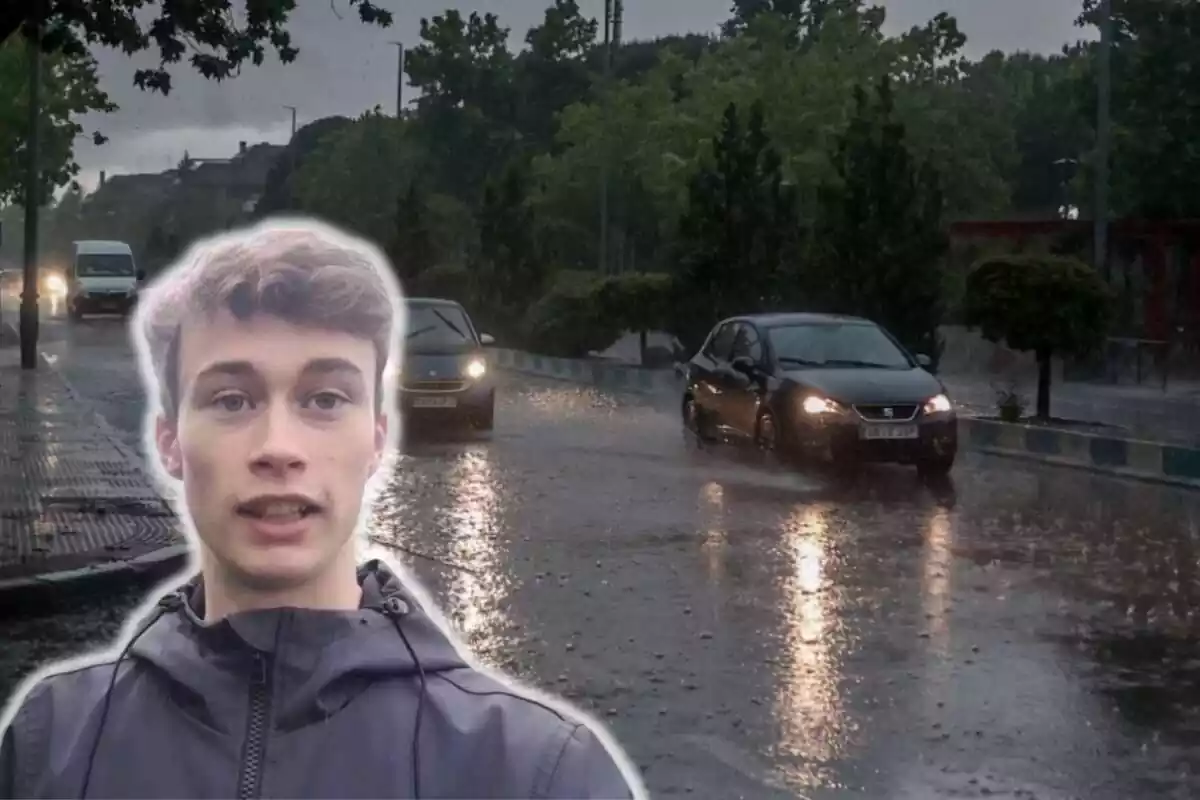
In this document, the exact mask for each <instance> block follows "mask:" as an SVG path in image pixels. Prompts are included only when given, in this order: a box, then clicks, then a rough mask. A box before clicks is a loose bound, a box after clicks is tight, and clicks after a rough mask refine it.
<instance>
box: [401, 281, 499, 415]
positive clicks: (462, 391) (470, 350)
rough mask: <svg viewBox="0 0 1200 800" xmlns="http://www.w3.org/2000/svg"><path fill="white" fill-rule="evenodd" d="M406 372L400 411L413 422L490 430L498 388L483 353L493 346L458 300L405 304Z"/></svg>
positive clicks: (419, 299) (412, 300)
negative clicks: (448, 423) (420, 421)
mask: <svg viewBox="0 0 1200 800" xmlns="http://www.w3.org/2000/svg"><path fill="white" fill-rule="evenodd" d="M406 306H407V309H408V330H407V332H406V334H405V353H404V372H403V374H402V375H401V379H400V387H399V395H400V397H399V402H400V411H401V413H402V414H403V416H404V418H405V420H406V421H408V422H413V421H417V420H426V421H429V422H434V423H437V422H452V423H459V424H464V425H468V426H470V427H473V428H475V429H477V430H485V431H490V430H491V429H492V426H493V423H494V420H495V408H496V387H495V383H494V382H493V381H492V375H491V370H490V368H489V366H488V363H487V358H486V356H485V354H484V348H485V347H486V346H488V345H490V344H492V343H493V341H494V340H493V339H492V337H491V336H489V335H488V334H486V333H483V334H481V333H479V332H477V331H476V330H475V326H474V324H473V323H472V322H471V318H470V316H469V315H468V314H467V312H466V309H464V308H463V307H462V306H461V305H460V304H459V303H456V302H454V301H453V300H440V299H436V298H425V297H416V298H410V299H409V300H407V301H406Z"/></svg>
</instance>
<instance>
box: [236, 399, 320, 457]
mask: <svg viewBox="0 0 1200 800" xmlns="http://www.w3.org/2000/svg"><path fill="white" fill-rule="evenodd" d="M259 425H260V428H259V437H258V441H257V443H256V447H255V448H254V451H253V452H252V453H251V455H250V468H251V470H252V471H254V472H256V473H266V474H283V473H287V472H295V471H297V470H301V469H303V468H304V465H305V463H306V459H305V457H304V452H303V450H302V449H301V443H302V441H303V433H302V432H301V430H300V421H299V420H298V419H297V415H296V414H295V413H294V412H293V411H292V409H291V408H289V406H288V404H287V403H285V402H273V403H271V405H270V406H269V407H268V408H267V409H266V412H265V413H264V414H263V415H262V417H261V418H260V422H259Z"/></svg>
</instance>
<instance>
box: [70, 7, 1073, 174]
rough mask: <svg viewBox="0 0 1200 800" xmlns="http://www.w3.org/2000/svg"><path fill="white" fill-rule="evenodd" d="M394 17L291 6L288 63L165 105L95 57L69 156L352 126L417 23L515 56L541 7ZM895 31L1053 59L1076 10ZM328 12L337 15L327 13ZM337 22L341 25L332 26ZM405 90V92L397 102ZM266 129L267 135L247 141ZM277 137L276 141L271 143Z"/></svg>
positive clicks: (646, 16) (156, 158) (698, 23)
mask: <svg viewBox="0 0 1200 800" xmlns="http://www.w3.org/2000/svg"><path fill="white" fill-rule="evenodd" d="M377 2H380V4H381V5H383V6H385V7H387V8H389V9H390V10H391V11H392V12H393V13H394V14H395V24H394V25H393V26H392V27H391V28H390V29H380V28H376V27H368V26H365V25H363V24H361V23H360V22H359V21H358V18H357V17H356V16H355V14H354V12H353V10H352V9H350V8H349V4H348V3H347V2H346V0H332V6H331V4H330V3H329V2H326V1H325V0H322V2H316V0H306V2H304V3H298V4H297V5H298V8H297V10H296V11H295V13H294V15H293V17H292V20H291V25H290V31H291V33H292V36H293V41H294V43H295V44H296V46H297V47H299V49H300V55H299V57H298V58H297V60H296V61H295V62H294V63H292V64H288V65H284V64H280V63H279V62H278V60H277V59H276V58H275V57H274V56H273V55H272V56H268V58H267V61H266V63H264V64H263V65H262V66H261V67H252V66H251V67H247V68H246V69H245V71H244V74H242V75H241V76H239V77H237V78H235V79H233V80H230V81H226V82H222V83H215V82H212V81H206V80H205V79H203V78H202V77H200V76H199V75H197V74H195V73H194V72H192V71H191V69H190V68H189V67H187V66H186V65H182V64H181V65H178V66H177V68H176V69H175V70H174V82H175V89H174V91H172V93H171V94H170V95H169V96H167V97H162V96H161V95H157V94H150V93H146V92H142V91H140V90H138V89H137V88H136V87H134V86H133V74H134V71H135V70H137V69H138V68H139V67H145V66H152V65H153V64H154V63H155V59H154V58H153V56H152V55H150V54H142V55H141V56H140V57H139V58H137V59H130V58H128V57H126V56H125V55H124V54H122V53H119V52H113V51H107V50H106V51H101V52H97V54H96V55H97V59H98V60H99V62H100V70H101V75H102V79H103V85H104V86H105V88H106V89H107V91H108V92H109V94H110V96H111V97H112V98H113V100H114V102H116V103H117V104H118V105H119V106H120V110H119V111H117V112H116V113H113V114H108V115H98V116H95V117H89V118H87V119H85V120H83V122H84V126H85V129H86V130H88V131H91V130H96V129H98V130H100V131H102V132H103V133H104V134H106V135H107V136H109V137H110V138H111V141H110V143H108V144H106V145H104V146H102V147H92V146H86V147H84V148H81V150H80V152H79V153H78V154H77V155H78V158H79V162H80V164H81V165H82V166H83V167H84V168H85V169H86V170H87V171H88V173H89V175H90V176H92V177H93V178H94V176H95V174H96V172H97V171H98V170H100V169H107V170H108V171H109V172H112V173H116V172H127V171H132V170H134V169H136V170H139V171H140V170H143V169H145V170H148V171H158V170H160V169H164V168H166V165H173V164H174V163H176V162H177V161H178V160H179V158H180V157H181V156H182V154H183V150H184V149H188V150H190V151H191V152H192V154H193V155H200V154H201V153H203V154H205V155H208V156H214V157H215V156H228V155H232V154H233V152H234V151H235V150H236V147H237V142H238V141H240V140H243V139H245V140H249V141H257V140H261V139H264V138H265V139H267V140H270V141H286V129H287V126H288V125H289V124H290V112H289V111H287V110H286V109H285V108H284V107H283V106H284V105H290V106H295V107H296V108H297V115H298V118H299V124H300V125H301V126H303V125H304V124H306V123H308V122H311V121H313V120H315V119H320V118H321V117H327V116H331V115H334V114H340V115H344V116H350V117H353V116H357V115H358V114H360V113H362V112H363V111H365V110H367V109H369V108H371V107H373V106H375V105H381V106H383V107H384V108H385V109H389V110H390V109H393V108H394V107H395V97H396V68H397V53H396V48H395V47H394V46H393V45H392V44H391V42H392V41H403V42H406V43H408V44H410V45H413V44H415V43H416V42H417V41H418V39H419V32H420V20H421V18H422V17H430V16H433V15H435V14H439V13H442V12H443V11H444V10H445V9H446V8H447V7H458V8H460V9H462V10H463V11H464V12H470V11H471V10H477V11H480V12H489V11H490V12H493V13H495V14H497V15H498V16H499V17H500V20H501V22H502V23H503V24H505V25H507V26H509V27H510V28H511V29H512V34H513V36H512V40H513V46H514V47H519V46H520V44H521V42H522V39H523V37H524V34H525V31H526V30H527V29H528V28H529V27H530V26H531V25H534V24H536V23H537V22H538V21H539V20H540V19H541V16H542V13H543V11H544V9H545V7H546V6H547V5H549V3H550V0H481V1H480V2H477V3H473V4H471V3H459V2H451V1H450V0H377ZM882 2H883V4H884V5H885V6H886V7H887V10H888V14H889V23H888V27H889V29H891V30H892V31H893V32H895V31H900V30H904V29H907V28H909V27H911V26H913V25H918V24H922V23H924V22H926V21H928V20H929V19H930V18H931V17H933V16H934V15H935V14H937V13H938V12H939V11H949V12H950V13H952V14H955V15H956V16H957V17H958V19H959V22H960V24H961V26H962V28H963V30H964V31H965V32H966V33H967V35H968V36H969V37H970V44H969V50H970V52H971V54H972V55H975V56H978V55H981V54H983V53H985V52H987V51H988V50H991V49H996V48H1000V49H1005V50H1014V49H1027V50H1034V51H1041V52H1047V51H1053V50H1057V49H1058V48H1059V47H1060V46H1061V45H1062V43H1063V42H1065V41H1067V40H1074V39H1076V38H1080V37H1081V36H1082V35H1084V33H1085V32H1081V31H1079V30H1078V29H1075V28H1074V27H1073V26H1072V22H1073V20H1074V18H1075V17H1076V16H1077V15H1078V12H1079V6H1080V3H1079V0H882ZM730 5H731V2H730V0H627V2H626V4H625V31H626V37H627V38H651V37H655V36H660V35H663V34H667V33H676V32H681V31H715V30H716V29H717V28H718V27H719V26H720V24H721V22H722V21H724V20H725V19H726V18H728V16H729V8H730ZM580 6H581V8H582V9H583V11H584V13H585V14H587V15H589V16H593V17H597V18H599V17H601V16H602V14H603V10H604V0H580ZM335 9H336V10H337V13H335ZM338 14H340V16H341V19H339V18H338ZM411 92H412V89H411V88H410V87H406V93H411ZM256 131H259V132H262V131H270V132H271V133H270V135H269V136H267V135H266V134H255V132H256ZM281 135H282V136H283V139H282V140H281V139H280V138H279V137H280V136H281Z"/></svg>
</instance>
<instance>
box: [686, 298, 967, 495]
mask: <svg viewBox="0 0 1200 800" xmlns="http://www.w3.org/2000/svg"><path fill="white" fill-rule="evenodd" d="M930 364H931V362H930V359H929V358H928V357H927V356H925V355H917V356H913V355H911V354H910V353H909V352H908V351H907V350H905V349H904V347H902V346H901V345H900V343H899V342H897V341H896V339H895V338H894V337H893V336H892V335H891V334H890V333H888V332H887V331H885V330H884V329H883V328H882V327H880V326H879V325H876V324H875V323H874V322H871V321H869V320H865V319H860V318H857V317H843V316H834V315H827V314H761V315H754V316H745V317H736V318H732V319H727V320H724V321H723V322H721V323H719V324H718V325H717V326H716V327H715V328H713V330H712V332H711V333H709V335H708V339H707V340H706V341H705V343H704V346H703V347H702V348H701V349H700V352H699V353H697V354H696V356H695V357H694V358H693V359H692V360H691V362H689V363H688V365H687V385H686V387H685V389H684V395H683V404H682V410H683V419H684V424H685V426H686V427H687V428H688V429H689V431H691V432H692V433H693V434H695V435H696V436H699V437H700V438H702V439H717V438H719V439H732V440H747V441H751V442H753V443H755V444H756V445H757V446H759V447H761V448H763V449H766V450H778V451H780V452H781V453H782V454H788V455H795V456H799V457H801V458H816V459H820V460H825V461H831V462H833V463H835V464H839V465H846V464H854V463H858V462H864V461H875V462H893V463H901V464H913V465H915V466H916V467H917V468H918V470H920V471H921V472H922V473H923V474H927V475H944V474H946V473H948V472H949V471H950V469H951V468H952V467H953V466H954V459H955V456H956V455H957V452H958V419H957V414H956V413H955V410H954V405H953V403H951V401H950V398H949V397H948V395H947V393H946V388H945V386H943V385H942V382H941V381H939V380H938V379H937V378H936V377H934V375H933V374H932V373H931V372H929V370H928V369H927V367H929V366H930Z"/></svg>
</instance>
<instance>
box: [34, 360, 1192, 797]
mask: <svg viewBox="0 0 1200 800" xmlns="http://www.w3.org/2000/svg"><path fill="white" fill-rule="evenodd" d="M102 338H103V337H100V342H99V343H97V337H95V336H92V337H89V344H88V345H87V346H84V347H77V348H75V349H72V348H71V347H70V346H69V343H67V342H62V343H60V344H58V345H55V344H54V343H53V341H51V343H50V344H49V345H48V347H50V348H51V349H54V348H58V350H59V352H60V353H61V354H62V356H63V358H64V362H65V363H66V364H67V370H68V374H69V376H70V377H71V378H72V379H73V380H74V382H75V383H76V385H77V386H78V387H79V388H80V389H81V390H84V391H85V392H86V393H88V394H90V395H92V396H93V397H94V398H95V399H96V400H97V402H99V403H100V404H101V407H102V409H103V410H105V411H106V413H107V414H108V415H109V418H110V420H111V421H112V422H113V424H114V425H117V426H118V427H121V428H124V429H126V430H136V426H137V424H138V418H137V412H136V409H134V410H133V411H131V410H130V403H129V402H128V396H127V394H126V395H122V394H121V392H122V391H125V392H127V391H128V386H129V380H130V377H131V375H132V373H131V370H132V364H128V365H127V366H126V367H121V366H120V363H122V362H121V358H123V356H121V355H120V352H119V351H120V346H119V342H118V343H117V344H112V342H111V341H110V347H111V349H112V352H113V353H114V354H115V355H111V356H103V355H102V354H101V353H102V348H103V346H104V345H103V340H102ZM85 351H86V357H84V358H79V357H78V354H79V353H81V352H85ZM106 359H107V360H106ZM122 369H124V370H125V372H124V373H123V375H124V377H121V370H122ZM106 398H112V399H109V400H106ZM106 403H107V405H106ZM497 425H498V428H497V431H496V433H495V434H494V435H493V436H492V437H491V438H490V439H488V438H474V437H468V438H465V439H462V440H458V441H432V440H427V441H415V440H414V441H409V442H408V443H407V444H406V447H405V453H404V455H403V456H402V457H401V458H400V459H399V462H398V465H397V470H396V474H395V477H394V479H393V480H392V482H391V485H390V486H389V489H388V491H387V493H386V494H385V496H384V498H383V499H382V501H381V503H380V506H379V509H378V514H377V515H376V518H375V520H374V523H373V525H372V527H371V534H372V535H373V536H374V537H375V539H376V541H377V542H385V543H386V542H389V541H390V542H392V543H393V544H395V545H398V546H400V547H402V548H403V549H404V551H405V552H403V553H400V555H401V556H402V557H403V558H404V559H405V560H406V561H408V562H409V563H411V565H412V566H413V568H414V569H415V570H416V571H417V573H418V574H419V575H421V576H422V577H423V578H424V579H426V580H427V581H428V583H429V585H430V587H431V588H433V589H435V591H436V592H437V593H438V595H439V596H440V597H442V598H443V599H444V601H445V602H446V604H447V607H448V608H447V610H448V613H450V615H451V617H452V618H453V620H454V621H455V623H456V624H457V625H459V626H460V628H461V629H462V630H463V632H464V634H465V635H466V637H467V639H468V641H469V642H470V643H471V645H472V646H473V647H474V648H475V650H476V652H477V653H478V654H479V655H480V657H481V658H483V659H484V660H485V661H487V662H489V663H491V664H494V665H498V666H501V667H503V668H504V669H506V670H509V671H511V672H513V673H516V674H518V675H520V676H522V677H524V678H526V679H528V680H530V681H533V682H536V683H537V684H538V685H541V686H543V687H546V688H548V689H550V690H551V691H555V692H558V693H562V694H565V695H566V696H568V697H570V698H572V699H573V700H574V701H575V702H577V703H579V704H581V705H582V706H583V707H584V708H586V709H588V710H589V711H591V712H593V713H595V714H597V715H598V716H600V717H601V718H603V719H605V720H606V721H607V722H609V723H610V724H611V725H612V726H613V728H614V730H615V732H616V733H617V735H618V737H619V738H620V739H621V740H622V741H623V742H624V743H625V744H626V745H627V747H628V749H629V750H630V753H631V755H632V756H633V757H634V759H635V760H636V761H637V762H638V763H639V764H641V765H642V767H643V768H644V769H645V770H646V778H647V781H648V783H649V785H650V787H651V789H652V790H653V792H654V794H655V796H657V797H672V796H697V797H712V798H734V797H773V796H780V797H785V796H797V795H798V796H805V797H821V798H823V797H842V796H847V795H851V796H866V797H873V798H904V799H905V800H907V799H908V798H913V799H914V800H915V799H916V798H930V797H954V798H959V797H963V798H965V797H980V796H991V797H1026V798H1033V797H1037V798H1042V800H1049V799H1052V798H1067V797H1079V798H1088V800H1093V799H1094V800H1105V799H1106V798H1113V799H1114V800H1115V799H1116V798H1122V800H1124V798H1135V797H1138V798H1140V797H1175V796H1179V797H1184V796H1192V795H1193V794H1194V793H1195V792H1196V790H1197V789H1200V781H1197V780H1196V779H1195V778H1193V777H1192V776H1191V773H1192V772H1193V771H1194V770H1195V769H1196V768H1197V767H1200V763H1198V762H1200V759H1197V758H1196V753H1197V751H1196V749H1195V744H1196V731H1197V730H1200V728H1197V727H1196V719H1197V716H1196V711H1197V702H1196V696H1197V695H1196V690H1195V689H1193V688H1192V687H1193V686H1194V685H1195V682H1196V678H1197V677H1200V648H1197V647H1196V645H1195V639H1194V638H1193V637H1194V635H1195V630H1196V626H1195V620H1194V614H1195V609H1196V608H1197V601H1198V596H1197V590H1198V586H1197V581H1196V575H1195V566H1194V565H1195V541H1196V532H1197V519H1200V495H1196V494H1189V493H1186V492H1181V491H1177V490H1172V489H1167V488H1162V487H1156V486H1150V485H1144V484H1137V483H1130V482H1124V481H1116V480H1111V479H1108V478H1104V477H1101V476H1093V475H1089V474H1085V473H1080V472H1072V471H1064V470H1057V469H1049V468H1041V467H1037V466H1031V465H1026V464H1023V463H1020V462H1016V461H1008V460H1002V459H996V458H985V457H976V456H968V457H965V458H964V459H963V460H962V462H961V463H960V466H959V467H957V468H956V470H955V474H954V477H953V480H952V481H950V482H948V483H946V484H944V485H934V486H927V485H924V484H923V483H921V482H920V481H919V480H918V479H917V478H916V476H915V475H914V474H913V473H912V471H910V470H905V469H893V468H878V469H873V470H869V471H867V472H866V473H864V475H863V476H861V479H860V480H859V481H858V482H857V483H855V484H853V485H837V484H832V483H830V482H829V481H827V480H825V479H824V478H822V477H821V476H819V475H807V474H801V473H795V472H787V471H783V470H777V469H770V468H768V466H766V465H763V464H760V463H758V462H757V461H756V460H754V459H752V458H750V457H748V456H742V455H738V454H734V453H730V452H726V451H717V452H710V451H698V450H696V449H695V448H693V447H691V446H690V445H688V444H687V443H686V442H685V440H684V439H683V437H682V436H681V435H680V431H679V425H678V422H677V418H676V414H675V413H674V412H673V410H672V409H671V408H670V406H669V404H667V403H665V402H664V403H657V404H656V403H652V402H649V401H641V400H629V399H620V400H619V399H617V398H614V397H611V396H606V395H603V394H600V393H596V392H593V391H590V390H581V389H577V388H573V387H569V386H567V385H559V384H546V383H537V384H532V385H528V386H523V385H522V382H520V381H515V382H509V385H508V386H506V388H505V390H504V392H503V395H502V400H501V407H500V409H499V411H498V421H497ZM412 553H420V554H421V555H422V557H414V556H412V555H411V554H412ZM435 559H436V560H435ZM445 564H453V565H457V567H449V566H445Z"/></svg>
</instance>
